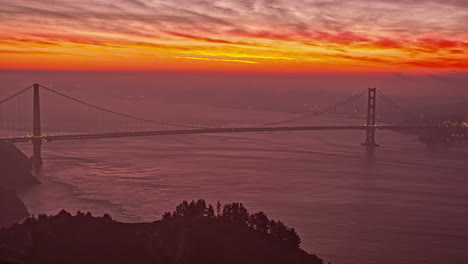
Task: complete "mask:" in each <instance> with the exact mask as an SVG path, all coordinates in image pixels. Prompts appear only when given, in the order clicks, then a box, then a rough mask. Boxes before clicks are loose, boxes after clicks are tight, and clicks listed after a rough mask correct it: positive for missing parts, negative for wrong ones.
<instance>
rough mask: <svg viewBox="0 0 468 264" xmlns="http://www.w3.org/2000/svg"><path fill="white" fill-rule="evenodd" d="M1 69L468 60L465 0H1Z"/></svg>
mask: <svg viewBox="0 0 468 264" xmlns="http://www.w3.org/2000/svg"><path fill="white" fill-rule="evenodd" d="M0 4H1V5H2V8H1V10H0V68H1V69H56V70H132V71H153V70H154V71H164V70H167V71H174V70H175V71H177V70H184V71H225V72H238V71H240V72H257V71H258V72H269V71H272V72H301V73H307V72H369V71H376V72H390V71H395V70H402V69H403V70H405V71H411V72H434V71H435V72H437V71H447V69H453V70H467V69H468V56H467V54H468V28H467V27H468V26H467V25H466V21H467V18H468V3H467V2H466V1H464V0H447V1H435V0H419V1H417V0H360V1H354V0H349V1H340V0H315V1H313V0H312V1H311V0H308V1H307V0H256V1H251V0H226V1H201V0H174V1H160V0H115V1H109V0H80V1H73V0H35V1H32V0H21V1H6V0H0Z"/></svg>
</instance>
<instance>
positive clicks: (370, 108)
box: [362, 88, 378, 147]
mask: <svg viewBox="0 0 468 264" xmlns="http://www.w3.org/2000/svg"><path fill="white" fill-rule="evenodd" d="M376 101H377V89H376V88H369V92H368V97H367V130H366V141H365V142H364V143H362V145H364V146H367V147H377V146H378V145H377V144H375V130H376V126H375V110H376V107H377V105H376Z"/></svg>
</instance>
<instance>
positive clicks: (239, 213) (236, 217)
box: [222, 203, 249, 224]
mask: <svg viewBox="0 0 468 264" xmlns="http://www.w3.org/2000/svg"><path fill="white" fill-rule="evenodd" d="M222 217H223V218H225V219H228V220H231V221H233V222H236V223H242V224H246V223H247V221H248V220H249V212H248V211H247V209H246V208H245V207H244V205H243V204H242V203H231V204H226V205H224V207H223V214H222Z"/></svg>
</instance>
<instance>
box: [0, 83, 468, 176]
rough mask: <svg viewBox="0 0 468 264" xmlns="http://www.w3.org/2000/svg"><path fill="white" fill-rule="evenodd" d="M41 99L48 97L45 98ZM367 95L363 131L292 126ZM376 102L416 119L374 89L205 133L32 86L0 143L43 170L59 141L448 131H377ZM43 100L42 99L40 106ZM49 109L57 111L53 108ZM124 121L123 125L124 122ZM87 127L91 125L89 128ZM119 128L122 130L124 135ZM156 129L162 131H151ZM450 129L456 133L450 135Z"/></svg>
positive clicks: (14, 106) (12, 103)
mask: <svg viewBox="0 0 468 264" xmlns="http://www.w3.org/2000/svg"><path fill="white" fill-rule="evenodd" d="M31 91H32V93H31ZM44 95H47V96H45V97H44ZM365 95H367V112H366V118H367V123H366V124H364V125H357V126H356V125H335V126H316V125H315V126H311V125H291V124H294V123H297V122H298V121H302V120H306V119H309V118H311V117H314V116H318V115H323V114H327V113H329V112H331V111H333V110H336V109H338V108H340V107H343V106H345V105H347V104H349V103H351V102H354V101H355V100H357V99H359V98H361V97H364V96H365ZM377 97H379V98H381V99H382V100H383V101H385V102H386V103H388V104H389V105H390V106H391V107H393V108H395V109H396V110H397V111H399V112H401V113H406V114H408V115H410V116H411V117H413V118H414V117H415V116H416V115H415V114H413V113H411V112H410V111H408V110H407V109H406V108H405V107H403V106H401V105H399V104H397V103H395V102H394V101H393V100H392V99H391V98H390V97H388V96H386V95H385V94H383V93H382V92H380V91H377V89H376V88H369V89H365V90H363V91H361V92H359V93H357V94H355V95H353V96H351V97H349V98H346V99H345V100H342V101H340V102H338V103H336V104H333V105H331V106H329V107H326V108H319V109H315V110H314V111H312V112H307V113H304V114H302V115H299V116H297V115H296V116H295V117H292V118H289V119H283V120H278V121H275V122H268V123H264V124H261V125H257V126H239V127H205V126H194V125H185V124H177V123H168V122H160V121H156V120H149V119H144V118H139V117H135V116H131V115H127V114H124V113H120V112H116V111H113V110H109V109H106V108H102V107H100V106H97V105H94V104H91V103H88V102H85V101H82V100H79V99H77V98H74V97H71V96H69V95H66V94H64V93H61V92H58V91H56V90H53V89H51V88H49V87H47V86H43V85H40V84H33V85H31V86H28V87H26V88H24V89H23V90H20V91H18V92H17V93H15V94H13V95H11V96H9V97H7V98H5V99H3V100H1V101H0V111H1V112H0V132H1V134H0V141H4V142H10V143H21V142H31V143H32V145H33V156H32V161H33V166H34V167H36V168H39V167H41V166H42V153H41V149H42V144H43V142H51V141H61V140H79V139H103V138H123V137H139V136H163V135H189V134H214V133H247V132H279V131H325V130H363V131H365V133H366V136H365V140H364V143H362V145H364V146H366V147H369V148H373V147H376V146H377V144H376V141H375V136H376V135H375V133H376V131H377V130H383V129H393V130H416V131H429V132H430V133H439V131H440V130H444V131H445V132H446V130H447V128H442V127H440V126H434V125H414V126H408V125H379V124H377V123H376V117H377V115H376V113H377ZM42 98H45V99H44V101H43V100H42ZM52 105H53V106H55V108H52V107H51V106H52ZM28 106H29V107H32V109H28ZM77 107H80V109H77ZM31 110H32V111H31ZM44 112H45V113H44ZM44 119H47V120H46V122H43V120H44ZM79 119H81V121H83V120H85V121H86V122H87V123H88V124H87V125H86V126H84V125H82V124H80V122H79V121H80V120H79ZM104 120H106V122H104ZM122 120H126V121H125V122H122ZM90 122H91V123H92V122H94V123H93V124H90ZM56 124H59V126H63V125H64V124H68V127H65V128H64V127H54V125H56ZM109 124H110V125H109ZM116 124H118V125H119V127H120V128H119V130H124V131H115V129H114V128H115V127H116V126H115V125H116ZM288 124H289V125H288ZM122 125H123V126H126V127H125V128H124V129H122V128H121V126H122ZM147 125H150V126H147ZM154 125H157V126H160V127H161V126H162V127H164V128H163V129H154ZM65 126H66V125H65ZM88 126H89V127H95V128H96V127H97V128H98V129H97V131H94V132H93V133H89V132H86V127H88ZM454 129H455V130H456V131H452V130H454ZM28 131H29V132H28ZM449 132H450V133H453V134H455V133H457V135H459V134H460V133H462V134H463V135H464V134H465V133H466V134H468V128H467V127H455V128H450V131H449Z"/></svg>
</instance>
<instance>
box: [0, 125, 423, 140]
mask: <svg viewBox="0 0 468 264" xmlns="http://www.w3.org/2000/svg"><path fill="white" fill-rule="evenodd" d="M370 127H371V128H372V129H394V130H427V129H430V128H431V127H427V126H391V125H389V126H382V125H374V126H367V125H361V126H278V127H221V128H201V129H181V130H158V131H144V132H116V133H97V134H73V135H56V136H55V135H42V136H26V137H16V138H5V139H0V140H3V141H6V142H10V143H21V142H32V141H33V140H37V139H40V140H43V141H47V142H51V141H61V140H79V139H102V138H122V137H145V136H167V135H193V134H220V133H248V132H281V131H323V130H368V129H369V128H370Z"/></svg>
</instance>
